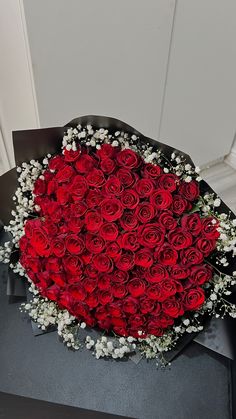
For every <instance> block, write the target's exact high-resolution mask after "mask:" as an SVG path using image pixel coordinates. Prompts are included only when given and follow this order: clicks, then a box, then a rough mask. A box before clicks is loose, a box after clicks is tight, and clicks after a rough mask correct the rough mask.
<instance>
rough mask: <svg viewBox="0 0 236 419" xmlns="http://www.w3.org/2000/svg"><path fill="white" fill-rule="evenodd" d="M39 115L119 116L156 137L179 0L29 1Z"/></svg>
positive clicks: (51, 121)
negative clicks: (175, 12) (175, 9)
mask: <svg viewBox="0 0 236 419" xmlns="http://www.w3.org/2000/svg"><path fill="white" fill-rule="evenodd" d="M24 7H25V14H26V22H27V28H28V36H29V43H30V49H31V56H32V62H33V68H34V77H35V85H36V91H37V98H38V108H39V116H40V122H41V124H42V125H43V126H49V125H58V124H59V125H62V124H64V123H66V122H68V121H69V120H71V119H72V118H73V117H76V116H79V115H86V114H100V115H108V116H114V117H116V118H119V119H122V120H124V121H126V122H128V123H129V124H130V125H134V126H135V127H136V128H137V129H140V130H141V131H143V132H144V133H146V134H148V135H150V136H154V137H156V135H157V132H158V129H159V121H160V114H161V106H162V99H163V93H164V84H165V77H166V70H167V59H168V52H169V46H170V37H171V30H172V21H173V16H174V8H175V1H174V0H158V1H157V0H146V1H143V0H119V1H117V0H99V1H97V0H86V1H82V0H50V1H48V0H41V1H37V0H24Z"/></svg>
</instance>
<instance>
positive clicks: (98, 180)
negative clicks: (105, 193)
mask: <svg viewBox="0 0 236 419" xmlns="http://www.w3.org/2000/svg"><path fill="white" fill-rule="evenodd" d="M86 179H87V182H88V184H89V185H90V186H93V187H94V188H99V187H101V186H102V185H103V184H104V183H105V178H104V174H103V172H102V171H101V170H99V169H95V168H94V169H92V170H91V171H90V172H89V174H88V175H87V178H86Z"/></svg>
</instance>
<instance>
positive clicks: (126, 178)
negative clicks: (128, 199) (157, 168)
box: [116, 168, 137, 188]
mask: <svg viewBox="0 0 236 419" xmlns="http://www.w3.org/2000/svg"><path fill="white" fill-rule="evenodd" d="M116 176H117V177H118V179H119V180H120V182H121V184H122V185H123V187H124V188H130V187H131V186H133V185H134V184H135V183H136V180H137V179H136V176H135V174H134V173H133V172H132V171H130V170H128V169H123V168H122V169H119V170H117V172H116Z"/></svg>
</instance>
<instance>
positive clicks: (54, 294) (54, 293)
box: [44, 284, 60, 301]
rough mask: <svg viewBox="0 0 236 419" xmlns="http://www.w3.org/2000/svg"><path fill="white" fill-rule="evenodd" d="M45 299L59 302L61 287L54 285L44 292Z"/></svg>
mask: <svg viewBox="0 0 236 419" xmlns="http://www.w3.org/2000/svg"><path fill="white" fill-rule="evenodd" d="M44 295H45V297H47V298H49V300H52V301H57V299H58V298H59V295H60V287H58V285H56V284H54V285H52V286H51V287H49V288H48V289H46V290H45V292H44Z"/></svg>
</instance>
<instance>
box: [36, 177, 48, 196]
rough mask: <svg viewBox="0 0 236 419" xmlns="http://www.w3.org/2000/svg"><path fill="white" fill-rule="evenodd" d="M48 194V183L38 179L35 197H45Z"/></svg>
mask: <svg viewBox="0 0 236 419" xmlns="http://www.w3.org/2000/svg"><path fill="white" fill-rule="evenodd" d="M45 192H46V183H45V181H44V180H43V179H40V178H39V179H37V180H36V181H35V184H34V190H33V193H34V194H35V195H43V194H45Z"/></svg>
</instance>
